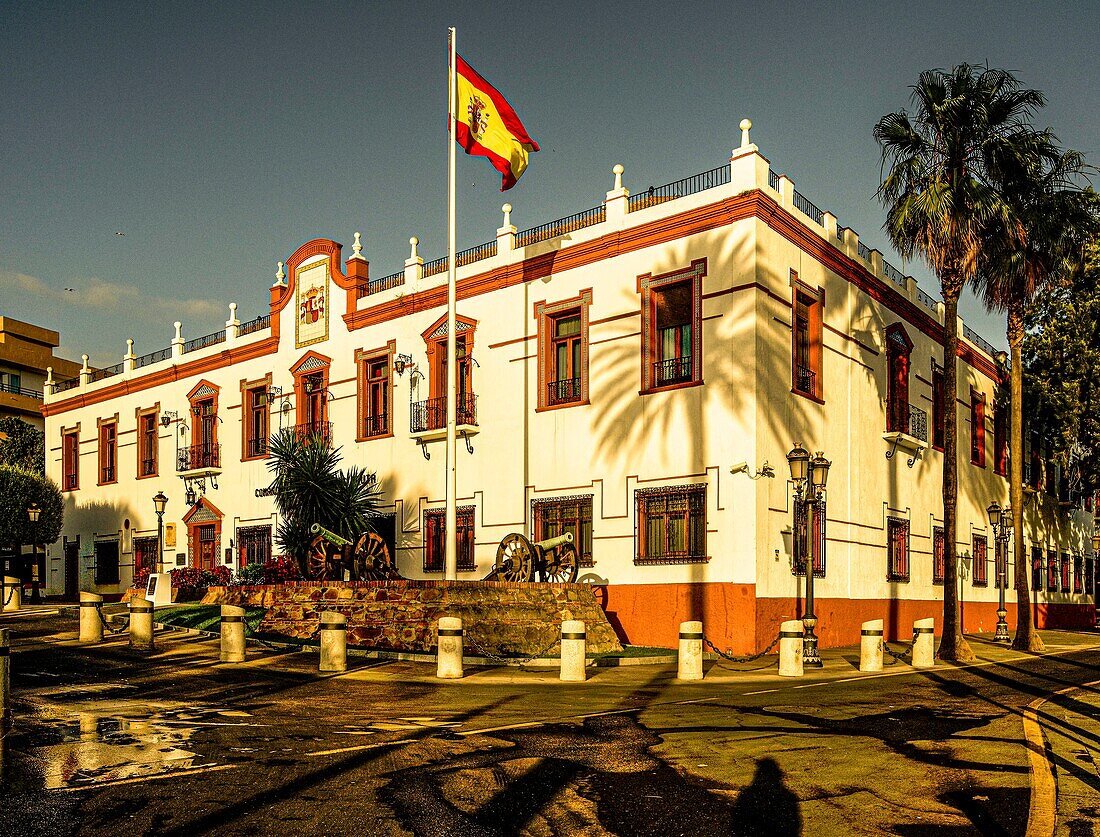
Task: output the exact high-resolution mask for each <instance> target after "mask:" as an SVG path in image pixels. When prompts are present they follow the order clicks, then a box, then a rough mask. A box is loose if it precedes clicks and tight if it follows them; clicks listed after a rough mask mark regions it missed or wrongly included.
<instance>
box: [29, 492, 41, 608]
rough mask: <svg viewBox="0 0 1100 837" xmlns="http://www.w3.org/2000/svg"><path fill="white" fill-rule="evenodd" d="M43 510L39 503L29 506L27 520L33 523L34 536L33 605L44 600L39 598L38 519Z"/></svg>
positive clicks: (32, 555) (32, 545) (32, 558)
mask: <svg viewBox="0 0 1100 837" xmlns="http://www.w3.org/2000/svg"><path fill="white" fill-rule="evenodd" d="M41 514H42V509H41V508H39V506H38V503H31V504H30V505H29V506H27V519H28V520H30V522H31V527H32V529H33V532H34V536H32V538H31V562H32V564H31V604H39V603H40V602H41V601H42V600H41V599H40V598H39V596H38V537H37V535H38V518H39V517H40V516H41Z"/></svg>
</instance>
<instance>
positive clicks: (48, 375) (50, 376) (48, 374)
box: [46, 366, 53, 387]
mask: <svg viewBox="0 0 1100 837" xmlns="http://www.w3.org/2000/svg"><path fill="white" fill-rule="evenodd" d="M46 384H47V385H48V386H51V387H52V386H53V367H52V366H47V367H46Z"/></svg>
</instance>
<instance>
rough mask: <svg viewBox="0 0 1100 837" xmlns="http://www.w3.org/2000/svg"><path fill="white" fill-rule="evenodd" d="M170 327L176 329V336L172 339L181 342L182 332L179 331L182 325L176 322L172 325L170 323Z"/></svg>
mask: <svg viewBox="0 0 1100 837" xmlns="http://www.w3.org/2000/svg"><path fill="white" fill-rule="evenodd" d="M172 326H173V327H174V328H175V329H176V336H175V337H174V338H173V339H175V340H182V339H183V331H181V329H182V328H183V323H181V322H180V321H179V320H176V321H175V322H174V323H172Z"/></svg>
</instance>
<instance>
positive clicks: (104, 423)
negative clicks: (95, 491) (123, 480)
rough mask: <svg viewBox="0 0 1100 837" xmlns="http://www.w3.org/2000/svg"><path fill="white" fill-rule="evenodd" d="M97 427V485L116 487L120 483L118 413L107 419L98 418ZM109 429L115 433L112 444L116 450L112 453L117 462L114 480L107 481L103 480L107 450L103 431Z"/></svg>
mask: <svg viewBox="0 0 1100 837" xmlns="http://www.w3.org/2000/svg"><path fill="white" fill-rule="evenodd" d="M95 425H96V439H97V440H98V444H97V453H98V456H97V457H96V465H97V467H96V485H116V484H117V483H118V413H115V414H114V415H113V416H108V417H107V418H97V419H96V420H95ZM108 427H112V428H114V431H115V438H114V441H113V443H112V444H113V446H114V450H113V451H112V453H113V454H114V456H113V458H114V461H115V465H114V469H115V475H114V479H109V480H105V479H103V468H104V466H105V459H104V454H105V453H106V449H105V448H104V432H103V431H104V430H106V429H107V428H108Z"/></svg>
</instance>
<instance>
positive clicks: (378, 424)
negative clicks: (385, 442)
mask: <svg viewBox="0 0 1100 837" xmlns="http://www.w3.org/2000/svg"><path fill="white" fill-rule="evenodd" d="M389 432H390V415H389V413H379V414H378V415H376V416H363V436H364V437H369V436H385V435H386V434H387V433H389Z"/></svg>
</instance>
